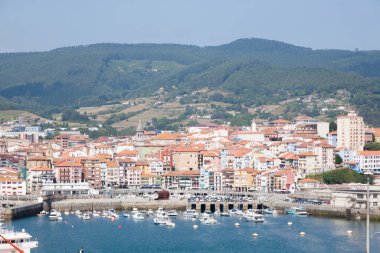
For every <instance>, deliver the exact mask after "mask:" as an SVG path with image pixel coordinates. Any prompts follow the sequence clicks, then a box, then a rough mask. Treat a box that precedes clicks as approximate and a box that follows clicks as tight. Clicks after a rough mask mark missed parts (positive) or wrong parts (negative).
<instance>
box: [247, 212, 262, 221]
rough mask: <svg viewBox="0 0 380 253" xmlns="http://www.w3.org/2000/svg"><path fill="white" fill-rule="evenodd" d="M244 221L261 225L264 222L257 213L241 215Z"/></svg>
mask: <svg viewBox="0 0 380 253" xmlns="http://www.w3.org/2000/svg"><path fill="white" fill-rule="evenodd" d="M243 219H244V220H245V221H250V222H254V223H263V222H265V219H264V216H263V215H262V214H258V213H246V214H244V215H243Z"/></svg>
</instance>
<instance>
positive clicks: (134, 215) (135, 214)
mask: <svg viewBox="0 0 380 253" xmlns="http://www.w3.org/2000/svg"><path fill="white" fill-rule="evenodd" d="M132 218H133V219H135V220H143V219H145V217H144V215H143V214H142V213H134V214H133V215H132Z"/></svg>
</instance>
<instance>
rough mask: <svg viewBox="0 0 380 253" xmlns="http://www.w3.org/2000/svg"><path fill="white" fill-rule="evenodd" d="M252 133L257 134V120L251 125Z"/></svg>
mask: <svg viewBox="0 0 380 253" xmlns="http://www.w3.org/2000/svg"><path fill="white" fill-rule="evenodd" d="M251 131H252V132H257V127H256V122H255V119H252V123H251Z"/></svg>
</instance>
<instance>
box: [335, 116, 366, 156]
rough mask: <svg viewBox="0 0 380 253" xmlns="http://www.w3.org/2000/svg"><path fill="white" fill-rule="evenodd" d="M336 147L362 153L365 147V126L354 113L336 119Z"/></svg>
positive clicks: (361, 119)
mask: <svg viewBox="0 0 380 253" xmlns="http://www.w3.org/2000/svg"><path fill="white" fill-rule="evenodd" d="M337 128H338V129H337V146H338V147H346V148H349V149H350V150H354V151H362V150H363V148H364V145H365V124H364V121H363V118H362V117H360V116H358V115H357V114H356V113H355V112H349V113H348V114H347V115H345V116H339V117H338V118H337Z"/></svg>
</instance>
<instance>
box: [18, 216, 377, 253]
mask: <svg viewBox="0 0 380 253" xmlns="http://www.w3.org/2000/svg"><path fill="white" fill-rule="evenodd" d="M216 219H217V220H218V222H219V223H218V224H216V225H203V224H200V223H199V222H198V221H196V222H193V221H191V220H185V219H183V218H180V217H178V218H175V219H173V221H174V222H175V223H176V227H175V228H169V227H165V226H158V225H154V224H153V219H152V218H147V219H145V220H143V221H135V220H133V219H131V218H123V217H120V218H119V219H117V220H116V221H115V222H111V221H110V220H108V219H105V218H96V219H92V220H90V221H84V220H81V219H79V218H78V217H77V216H75V215H69V216H64V220H63V222H51V221H49V219H48V217H37V216H36V217H29V218H24V219H18V220H14V221H12V223H11V225H12V226H14V228H15V229H16V230H21V229H22V228H25V229H26V231H27V232H29V233H30V234H31V235H32V236H33V237H34V238H37V239H38V241H39V247H38V248H37V249H35V250H32V253H37V252H38V253H60V252H62V253H66V252H67V253H76V252H78V250H79V249H80V248H81V247H83V248H84V249H85V252H86V253H98V252H99V253H100V252H101V253H113V252H115V253H116V252H117V253H118V252H123V253H124V252H131V253H140V252H144V253H145V252H149V253H153V252H176V253H206V252H207V253H216V252H217V253H234V252H236V253H246V252H255V253H256V252H265V253H269V252H282V253H287V252H289V253H290V252H291V253H295V252H308V253H313V252H319V253H320V252H353V253H358V252H364V249H365V228H366V227H365V222H363V221H346V220H342V219H329V218H318V217H312V216H309V217H297V216H286V215H279V216H276V217H267V218H266V219H267V222H266V223H264V224H253V223H248V222H244V221H242V220H239V218H238V217H219V216H217V217H216ZM288 221H292V222H293V226H288V225H287V223H288ZM236 222H239V223H240V225H241V226H240V227H239V228H236V227H235V226H234V223H236ZM194 224H198V225H199V228H198V229H197V230H194V229H193V228H192V226H193V225H194ZM119 226H121V228H119ZM347 230H352V231H353V233H352V235H351V236H349V235H347V232H346V231H347ZM300 231H304V232H305V233H306V235H305V236H303V237H301V236H300V235H299V234H298V233H299V232H300ZM376 231H380V223H371V233H374V232H376ZM252 233H257V234H259V235H258V237H257V238H254V237H252ZM371 244H372V245H371V249H372V251H371V252H380V235H377V234H375V236H374V237H373V238H372V239H371Z"/></svg>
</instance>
